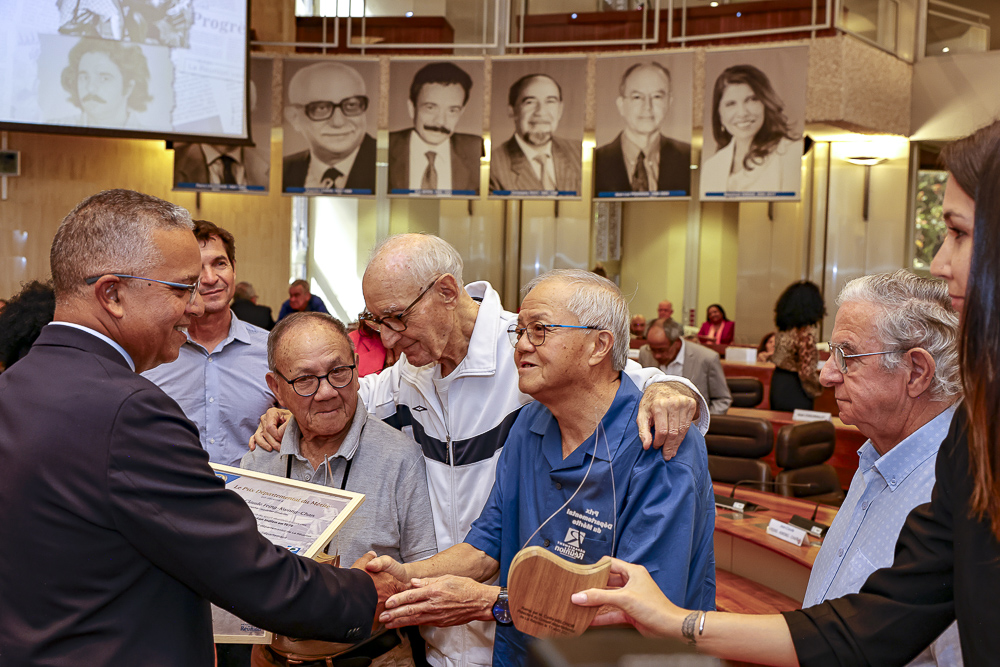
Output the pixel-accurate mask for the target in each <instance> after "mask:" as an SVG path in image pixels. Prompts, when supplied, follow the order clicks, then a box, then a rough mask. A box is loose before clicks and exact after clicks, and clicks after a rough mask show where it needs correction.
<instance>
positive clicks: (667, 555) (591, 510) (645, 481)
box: [465, 381, 715, 666]
mask: <svg viewBox="0 0 1000 667" xmlns="http://www.w3.org/2000/svg"><path fill="white" fill-rule="evenodd" d="M641 397H642V395H641V394H640V392H639V390H638V388H636V386H635V385H634V384H633V383H632V382H627V381H626V382H620V383H619V387H618V392H617V394H616V395H615V399H614V401H613V402H612V404H611V408H610V409H609V410H608V411H607V413H606V414H605V415H604V418H603V419H602V420H601V424H602V426H603V431H604V434H605V435H606V438H607V445H605V442H604V437H603V436H602V437H601V438H600V439H599V440H598V444H597V447H596V454H595V447H594V438H593V437H591V438H590V439H588V440H587V441H586V442H584V443H583V444H582V445H580V446H579V447H577V449H576V450H575V451H574V452H573V453H572V454H570V455H569V456H568V457H567V458H566V459H565V460H564V459H563V457H562V436H561V435H560V433H559V424H558V423H557V422H556V420H555V417H553V416H552V413H551V412H549V410H548V409H547V408H545V407H544V406H543V405H541V404H540V403H538V402H535V403H531V404H529V405H527V406H525V407H524V408H523V409H522V410H521V413H520V414H519V415H518V418H517V421H515V422H514V426H513V427H512V428H511V431H510V434H509V435H508V436H507V442H506V444H505V445H504V448H503V451H502V452H501V454H500V458H499V460H498V462H497V474H496V481H495V482H494V484H493V490H492V491H491V492H490V497H489V500H487V502H486V507H485V508H483V512H482V514H480V515H479V518H478V519H477V520H476V522H475V523H473V524H472V529H471V530H470V531H469V534H468V536H467V537H466V538H465V541H466V542H467V543H468V544H471V545H472V546H474V547H476V548H477V549H479V550H481V551H483V552H485V553H486V554H487V555H489V556H490V557H491V558H494V559H496V560H497V561H498V562H499V563H500V585H501V586H506V585H507V573H508V570H509V569H510V563H511V560H513V558H514V556H515V555H516V554H517V552H518V551H520V550H521V548H522V547H523V546H524V545H525V543H526V542H528V540H529V538H530V545H539V546H543V547H545V548H547V549H549V550H550V551H552V552H553V553H555V554H557V555H559V556H561V557H562V558H565V559H566V560H569V561H572V562H577V563H584V564H589V563H595V562H597V561H598V560H600V559H601V557H602V556H604V555H612V556H615V557H617V558H621V559H622V560H626V561H628V562H631V563H638V564H640V565H643V566H645V567H646V569H647V570H649V573H650V574H651V575H652V577H653V579H654V580H655V581H656V583H657V585H658V586H659V587H660V590H662V591H663V593H664V594H665V595H666V596H667V597H668V598H669V599H670V600H671V601H672V602H674V603H675V604H678V605H680V606H682V607H684V608H686V609H705V610H710V609H714V608H715V551H714V548H713V531H714V528H715V505H714V496H713V495H712V482H711V479H710V478H709V475H708V457H707V454H706V449H705V440H704V438H703V437H702V435H701V433H700V432H699V431H698V429H694V428H693V429H690V430H688V434H687V437H686V438H685V439H684V442H683V443H682V444H681V447H680V451H679V452H678V453H677V455H676V456H675V457H674V458H673V459H671V460H670V461H664V460H663V457H662V456H661V454H660V452H659V451H658V450H654V449H649V450H644V449H643V448H642V443H641V441H640V440H639V430H638V427H637V426H636V424H635V419H636V415H637V413H638V410H639V399H640V398H641ZM609 451H610V464H609ZM591 462H593V466H592V467H591ZM588 468H590V473H589V476H588V477H587V481H586V483H585V484H584V485H583V488H580V489H579V490H578V487H580V482H581V481H582V480H583V479H584V476H585V475H587V470H588ZM612 470H613V472H612ZM612 477H613V479H614V485H613V488H614V492H612V484H611V479H612ZM574 493H575V494H576V495H575V496H574ZM571 496H572V500H570V498H571ZM567 500H569V501H570V502H569V505H568V506H567V507H565V508H563V509H561V510H560V509H559V508H560V507H561V506H562V505H563V504H564V503H566V502H567ZM557 510H559V511H558V512H557ZM612 511H613V512H614V516H613V517H610V516H609V514H610V513H611V512H612ZM553 512H556V516H555V517H553V518H552V519H550V520H549V521H548V522H547V523H545V525H544V526H543V527H542V528H541V530H539V531H538V533H537V534H536V535H534V536H533V533H535V530H536V529H537V528H538V527H539V525H541V524H542V522H544V521H545V520H546V519H548V518H549V517H550V516H551V515H552V514H553ZM530 640H531V638H530V637H529V636H528V635H525V634H523V633H521V632H519V631H517V630H516V629H515V628H514V627H513V626H506V627H505V626H497V632H496V642H495V644H494V647H493V664H494V665H504V666H506V665H520V664H524V662H525V660H526V656H527V645H528V642H529V641H530Z"/></svg>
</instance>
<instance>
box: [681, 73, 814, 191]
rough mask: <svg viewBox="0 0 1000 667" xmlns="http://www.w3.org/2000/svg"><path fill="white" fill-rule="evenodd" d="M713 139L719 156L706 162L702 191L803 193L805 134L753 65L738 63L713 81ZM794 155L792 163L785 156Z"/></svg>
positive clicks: (769, 83) (789, 158)
mask: <svg viewBox="0 0 1000 667" xmlns="http://www.w3.org/2000/svg"><path fill="white" fill-rule="evenodd" d="M712 136H713V137H715V144H716V153H715V154H714V155H712V156H711V157H710V158H708V159H707V160H705V165H704V170H703V171H702V174H701V179H702V181H701V182H702V192H721V191H725V192H746V191H757V192H782V191H787V190H798V189H799V182H800V181H801V178H802V177H801V171H802V163H801V157H802V156H801V154H800V150H799V148H798V147H797V144H796V142H797V141H798V140H799V139H800V138H801V136H800V135H799V134H797V133H795V132H794V131H793V130H792V128H791V126H790V124H789V122H788V118H787V117H786V116H785V110H784V103H783V102H782V101H781V99H780V98H779V97H778V94H777V93H775V92H774V88H773V87H772V86H771V81H770V80H769V79H768V78H767V75H766V74H764V73H763V72H761V71H760V70H759V69H757V68H756V67H754V66H753V65H734V66H732V67H729V68H727V69H726V70H724V71H723V72H722V74H720V75H719V78H717V79H716V80H715V90H714V92H713V93H712ZM790 151H791V152H794V153H796V154H795V156H794V158H795V159H794V160H793V159H791V156H789V157H788V158H787V159H786V158H785V156H786V155H788V153H789V152H790Z"/></svg>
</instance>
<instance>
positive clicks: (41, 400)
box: [0, 325, 376, 667]
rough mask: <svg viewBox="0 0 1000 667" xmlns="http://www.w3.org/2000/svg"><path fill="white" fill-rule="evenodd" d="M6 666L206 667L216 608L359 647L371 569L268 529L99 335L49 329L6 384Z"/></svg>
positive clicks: (2, 417)
mask: <svg viewBox="0 0 1000 667" xmlns="http://www.w3.org/2000/svg"><path fill="white" fill-rule="evenodd" d="M0 460H2V461H3V464H2V465H0V503H2V506H3V507H4V508H5V509H4V511H3V519H2V520H0V661H2V662H3V664H4V665H28V664H32V665H35V664H45V665H67V666H72V667H79V665H158V666H159V665H171V666H172V665H176V666H177V667H185V666H190V665H195V666H199V665H200V666H204V667H211V665H212V664H213V652H212V625H211V614H210V607H209V601H211V602H214V603H215V604H217V605H219V606H220V607H222V608H224V609H228V610H231V611H233V612H234V613H236V614H237V615H239V616H241V617H242V618H244V619H245V620H247V621H249V622H251V623H253V624H255V625H258V626H260V627H264V628H267V629H270V630H273V631H276V632H280V633H282V634H287V635H291V636H294V637H304V636H309V635H315V636H317V637H320V636H322V637H324V638H325V639H328V640H331V641H343V640H345V639H350V640H356V639H359V638H362V637H364V636H366V635H367V634H368V633H369V632H370V629H371V622H372V618H373V615H374V612H375V604H376V595H375V588H374V586H373V585H372V583H371V579H370V578H369V577H368V575H367V574H365V573H363V572H357V571H351V570H338V569H335V568H332V567H330V566H328V565H320V564H318V563H316V562H313V561H310V560H307V559H304V558H300V557H299V556H295V555H293V554H292V553H291V552H289V551H288V550H286V549H283V548H281V547H277V546H275V545H273V544H271V543H270V542H269V541H268V540H267V539H266V538H264V537H263V536H262V535H260V533H258V532H257V527H256V526H257V524H256V521H255V519H254V517H253V515H252V514H251V513H250V510H249V509H248V508H247V506H246V504H245V503H244V502H243V501H242V500H241V499H240V498H239V496H237V495H236V494H234V493H230V492H229V491H226V490H225V489H224V488H223V483H222V481H221V480H219V479H218V478H217V477H216V476H215V474H214V473H213V471H212V470H211V468H209V466H208V454H207V453H206V452H205V450H203V449H202V448H201V445H200V443H199V442H198V431H197V428H196V427H195V425H194V424H192V423H191V422H190V421H189V420H188V419H187V418H185V417H184V413H183V412H181V409H180V408H179V407H178V406H177V404H176V403H175V402H174V401H173V400H172V399H170V398H169V397H168V396H167V395H166V394H165V393H163V391H162V390H160V389H159V388H158V387H157V386H156V385H154V384H153V383H152V382H150V381H149V380H147V379H146V378H144V377H142V376H141V375H137V374H135V373H133V372H132V371H131V370H130V369H129V367H128V365H127V364H126V362H125V359H124V358H123V357H122V356H121V355H120V354H119V353H118V352H117V351H116V350H115V349H113V348H112V347H111V346H110V345H108V344H107V343H105V342H104V341H102V340H100V339H98V338H96V337H95V336H92V335H90V334H89V333H86V332H83V331H79V330H76V329H72V328H69V327H63V326H58V325H50V326H47V327H45V329H44V330H43V331H42V333H41V335H40V336H39V337H38V340H37V341H36V342H35V345H34V346H33V347H32V349H31V351H30V352H29V353H28V355H27V356H25V358H24V359H22V360H21V361H19V362H18V363H17V364H15V365H14V366H12V367H11V368H10V370H8V371H7V372H5V373H3V375H0Z"/></svg>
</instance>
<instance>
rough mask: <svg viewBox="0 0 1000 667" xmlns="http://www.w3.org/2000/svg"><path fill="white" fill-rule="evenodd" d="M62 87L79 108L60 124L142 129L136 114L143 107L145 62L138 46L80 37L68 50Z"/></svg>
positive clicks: (146, 81)
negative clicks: (72, 115)
mask: <svg viewBox="0 0 1000 667" xmlns="http://www.w3.org/2000/svg"><path fill="white" fill-rule="evenodd" d="M61 82H62V87H63V89H64V90H65V91H66V92H67V93H69V101H70V102H72V103H73V105H74V106H76V107H77V108H79V109H80V113H79V115H77V116H75V117H73V118H64V119H60V120H58V121H54V122H58V123H60V124H66V125H85V126H88V127H116V128H124V129H143V125H142V124H141V123H140V121H139V119H138V117H137V114H140V113H142V112H143V111H145V110H146V108H147V105H148V104H149V102H151V101H152V100H153V96H152V95H150V94H149V65H148V64H147V62H146V56H145V55H144V54H143V52H142V49H140V48H139V47H138V46H134V45H128V44H124V43H122V42H116V41H112V40H104V39H88V38H82V39H80V41H79V42H77V43H76V45H74V46H73V48H72V49H70V51H69V64H68V65H67V66H66V68H65V69H63V71H62V78H61Z"/></svg>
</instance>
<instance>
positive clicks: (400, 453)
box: [240, 313, 437, 667]
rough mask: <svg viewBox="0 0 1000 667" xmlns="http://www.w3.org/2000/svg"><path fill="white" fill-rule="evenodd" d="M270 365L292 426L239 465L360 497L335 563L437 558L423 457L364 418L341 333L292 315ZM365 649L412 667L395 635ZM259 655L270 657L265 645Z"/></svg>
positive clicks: (274, 337) (277, 332)
mask: <svg viewBox="0 0 1000 667" xmlns="http://www.w3.org/2000/svg"><path fill="white" fill-rule="evenodd" d="M267 359H268V366H269V368H270V372H269V373H268V374H267V385H268V386H269V387H270V388H271V391H273V392H274V395H275V396H276V397H277V398H278V400H279V401H280V402H281V404H282V405H283V406H284V407H286V408H288V409H289V410H291V412H292V418H291V419H290V420H289V423H288V426H287V427H286V429H285V434H284V437H283V438H282V440H281V449H280V450H278V451H273V452H266V451H264V450H263V449H257V450H254V451H251V452H247V454H246V456H244V457H243V461H242V462H241V463H240V466H241V467H243V468H246V469H248V470H256V471H257V472H265V473H268V474H271V475H278V476H279V477H287V478H290V479H296V480H300V481H305V482H312V483H314V484H324V485H326V486H330V487H334V488H339V489H346V490H348V491H355V492H357V493H364V494H365V495H366V496H367V498H366V500H365V502H364V503H363V504H362V505H361V507H359V508H358V510H357V511H356V512H355V514H354V515H353V516H352V517H351V520H350V521H348V522H347V523H346V524H344V527H343V528H341V529H340V531H339V532H338V533H337V534H336V535H335V536H334V538H333V541H332V542H331V543H330V546H329V547H327V551H328V553H330V554H337V553H339V554H340V557H341V561H342V562H345V563H353V562H354V561H355V560H356V559H357V558H359V557H361V556H362V555H364V554H365V553H366V552H367V551H374V552H375V553H377V554H379V555H387V556H391V557H392V558H394V559H396V560H401V561H403V562H409V561H413V560H419V559H421V558H427V557H428V556H431V555H433V554H434V553H436V552H437V541H436V540H435V536H434V520H433V517H432V515H431V502H430V497H429V495H428V493H427V473H426V468H425V467H424V457H423V454H422V453H421V451H420V447H418V446H417V444H416V443H415V442H413V440H411V439H410V438H407V437H406V436H405V435H403V434H402V433H400V432H399V431H397V430H395V429H393V428H392V427H390V426H387V425H386V424H384V423H382V422H381V421H379V420H377V419H369V418H368V412H367V411H366V410H365V407H364V404H362V403H361V402H360V401H359V400H358V376H357V373H356V372H355V370H356V364H357V357H356V356H355V354H354V349H353V346H352V345H351V340H350V339H349V338H348V337H347V330H346V329H345V328H344V325H343V324H341V323H340V321H339V320H336V319H334V318H333V317H331V316H329V315H327V314H325V313H295V314H293V315H290V316H289V317H287V318H285V319H283V320H281V322H279V323H278V324H277V325H276V326H275V327H274V330H273V331H272V332H271V335H270V336H269V337H268V340H267ZM386 635H388V636H386ZM368 642H371V643H372V644H373V646H372V648H373V649H374V650H373V651H372V653H375V655H377V656H378V657H375V655H372V653H368V654H367V657H369V658H373V657H374V658H375V659H374V662H372V663H371V664H373V665H375V666H376V667H378V666H380V665H386V666H390V665H391V666H393V667H396V666H402V665H412V664H413V656H412V654H411V651H410V646H409V642H407V641H406V639H405V637H402V636H401V635H400V634H398V631H396V630H386V631H385V632H383V633H380V634H378V635H376V636H374V637H372V638H371V639H369V640H367V642H366V644H367V643H368ZM355 649H357V647H355ZM379 649H384V651H383V653H381V654H379V653H378V652H377V651H378V650H379ZM257 650H258V651H260V650H262V651H263V654H264V655H265V657H267V658H271V657H273V654H271V651H270V649H269V648H268V647H264V646H261V647H260V648H259V649H257ZM269 654H270V655H269ZM344 657H345V658H346V657H347V656H346V655H345V656H344ZM280 664H284V663H280Z"/></svg>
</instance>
